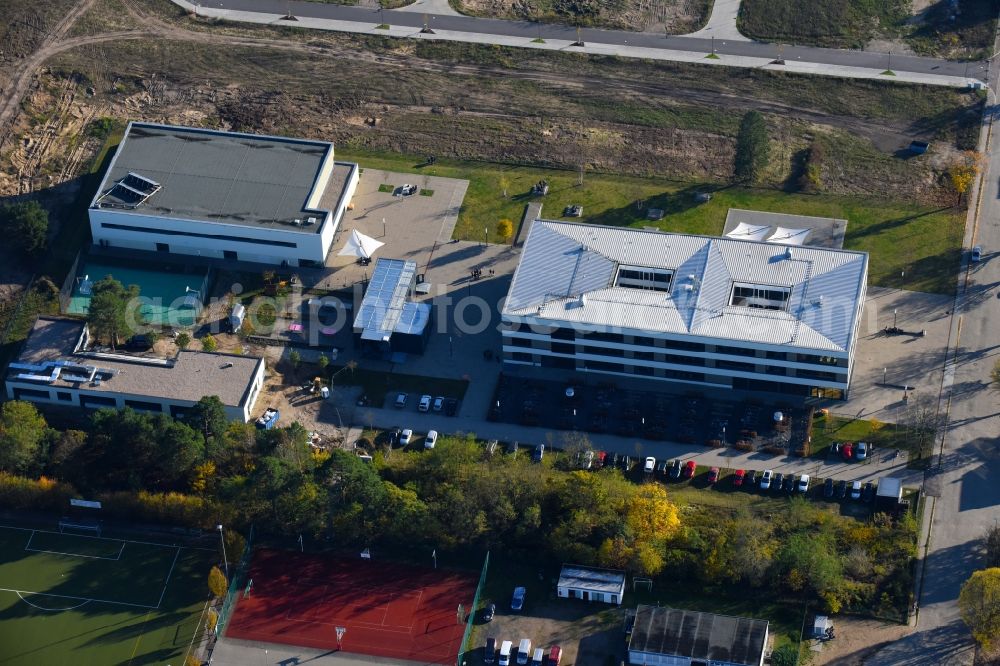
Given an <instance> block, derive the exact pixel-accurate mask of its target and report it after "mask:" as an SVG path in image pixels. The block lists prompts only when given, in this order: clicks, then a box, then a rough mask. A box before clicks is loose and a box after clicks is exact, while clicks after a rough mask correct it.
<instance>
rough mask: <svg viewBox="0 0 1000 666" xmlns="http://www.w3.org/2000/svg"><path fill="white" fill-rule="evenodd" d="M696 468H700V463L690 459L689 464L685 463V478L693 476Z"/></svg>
mask: <svg viewBox="0 0 1000 666" xmlns="http://www.w3.org/2000/svg"><path fill="white" fill-rule="evenodd" d="M696 469H698V463H696V462H695V461H693V460H688V461H687V464H686V465H684V478H685V479H690V478H692V477H693V476H694V472H695V470H696Z"/></svg>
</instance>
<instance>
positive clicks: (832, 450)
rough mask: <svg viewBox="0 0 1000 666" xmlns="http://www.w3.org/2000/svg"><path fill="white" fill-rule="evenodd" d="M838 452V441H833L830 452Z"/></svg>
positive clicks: (834, 453) (832, 453)
mask: <svg viewBox="0 0 1000 666" xmlns="http://www.w3.org/2000/svg"><path fill="white" fill-rule="evenodd" d="M839 453H840V442H834V443H833V444H831V445H830V454H831V455H837V454H839Z"/></svg>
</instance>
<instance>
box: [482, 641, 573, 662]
mask: <svg viewBox="0 0 1000 666" xmlns="http://www.w3.org/2000/svg"><path fill="white" fill-rule="evenodd" d="M483 661H484V662H486V663H487V664H493V663H496V662H497V639H496V637H494V636H490V637H489V638H487V639H486V645H484V646H483ZM560 661H562V648H561V647H559V646H558V645H553V646H551V647H550V648H549V649H548V650H546V649H545V648H540V647H535V648H534V650H532V646H531V639H530V638H522V639H521V641H520V642H519V643H518V645H517V651H515V650H514V642H513V641H502V642H501V643H500V660H499V664H500V666H510V665H511V664H514V663H517V664H520V665H521V666H543V665H544V666H559V662H560Z"/></svg>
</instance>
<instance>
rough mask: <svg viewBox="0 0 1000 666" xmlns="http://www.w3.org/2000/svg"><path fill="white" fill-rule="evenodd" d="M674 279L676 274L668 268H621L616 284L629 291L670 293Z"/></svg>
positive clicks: (616, 277) (616, 276)
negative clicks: (642, 290) (641, 290)
mask: <svg viewBox="0 0 1000 666" xmlns="http://www.w3.org/2000/svg"><path fill="white" fill-rule="evenodd" d="M673 277H674V272H673V271H671V270H668V269H666V268H649V267H646V266H619V267H618V273H617V274H616V275H615V282H614V284H615V286H616V287H628V288H629V289H651V290H653V291H670V284H671V282H672V281H673Z"/></svg>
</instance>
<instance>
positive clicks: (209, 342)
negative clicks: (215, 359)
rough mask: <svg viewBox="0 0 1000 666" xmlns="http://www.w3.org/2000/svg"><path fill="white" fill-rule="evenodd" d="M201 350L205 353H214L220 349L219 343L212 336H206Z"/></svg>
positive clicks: (202, 340) (202, 341)
mask: <svg viewBox="0 0 1000 666" xmlns="http://www.w3.org/2000/svg"><path fill="white" fill-rule="evenodd" d="M201 348H202V350H203V351H207V352H214V351H215V350H216V349H218V348H219V342H218V340H216V339H215V338H214V337H213V336H211V335H206V336H205V337H203V338H202V339H201Z"/></svg>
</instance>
